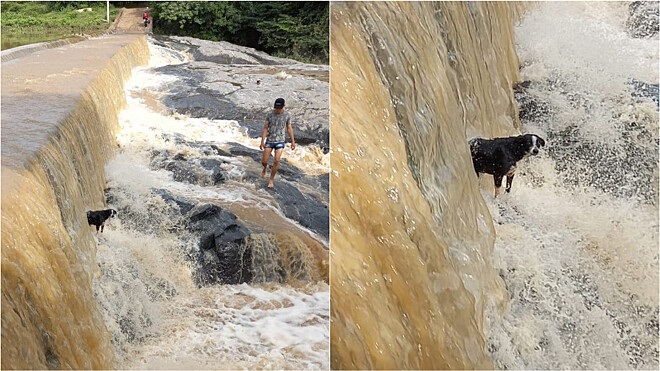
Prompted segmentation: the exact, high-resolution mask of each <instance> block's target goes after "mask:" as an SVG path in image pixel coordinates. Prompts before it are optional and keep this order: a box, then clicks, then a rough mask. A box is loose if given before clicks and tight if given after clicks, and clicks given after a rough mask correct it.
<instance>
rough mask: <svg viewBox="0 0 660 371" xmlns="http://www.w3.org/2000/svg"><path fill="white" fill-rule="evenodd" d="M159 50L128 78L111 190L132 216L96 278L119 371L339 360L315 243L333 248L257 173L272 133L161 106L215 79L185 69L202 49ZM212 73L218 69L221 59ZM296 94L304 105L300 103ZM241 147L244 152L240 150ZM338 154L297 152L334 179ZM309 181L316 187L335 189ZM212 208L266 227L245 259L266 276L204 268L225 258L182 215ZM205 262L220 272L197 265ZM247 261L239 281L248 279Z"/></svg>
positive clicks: (116, 234)
mask: <svg viewBox="0 0 660 371" xmlns="http://www.w3.org/2000/svg"><path fill="white" fill-rule="evenodd" d="M149 48H150V49H151V60H150V65H149V66H148V67H145V68H138V69H136V70H135V71H134V72H133V77H132V78H131V80H130V81H128V82H127V84H126V99H127V107H126V108H125V109H124V110H123V111H122V112H121V113H120V116H119V124H120V127H121V129H120V132H119V134H118V142H119V146H120V149H119V151H118V153H117V155H116V156H115V157H114V158H113V159H112V160H111V161H110V162H109V164H108V165H107V166H106V176H107V179H108V190H107V192H106V193H107V198H108V200H109V204H110V205H111V206H113V207H115V208H117V210H118V211H119V216H118V220H113V221H111V222H110V223H109V226H107V227H106V231H105V232H104V233H103V234H102V236H101V237H99V246H98V254H97V256H98V260H99V264H100V267H101V275H100V276H99V277H97V278H96V280H95V281H94V284H95V285H94V290H95V293H96V297H97V299H98V300H99V301H100V304H101V307H102V312H103V315H104V317H105V318H106V324H107V325H108V327H109V330H110V331H111V333H112V335H113V344H114V347H115V353H116V357H117V362H118V366H119V367H120V368H171V367H176V368H188V369H191V368H212V369H218V368H222V369H239V368H248V369H253V368H275V369H280V368H285V369H289V368H294V369H307V368H313V369H317V368H318V369H324V368H328V367H329V365H328V361H327V360H328V347H329V341H328V336H329V335H328V330H329V328H328V311H329V288H328V285H327V283H325V282H324V281H325V280H327V271H326V272H325V278H324V273H323V272H322V270H321V269H318V268H317V262H316V260H317V258H318V253H319V251H314V248H316V249H321V250H323V249H324V248H323V247H322V246H323V245H325V246H327V237H323V233H322V232H317V233H314V232H313V231H311V230H308V229H307V228H304V227H302V226H301V225H300V224H298V223H297V222H296V221H293V220H290V219H288V218H287V217H286V216H285V215H284V213H283V212H282V211H280V210H281V208H280V207H279V205H278V202H277V201H276V200H275V197H273V196H272V195H271V194H269V192H267V191H266V190H265V189H264V186H263V184H261V183H263V182H262V181H261V180H259V177H258V175H255V174H258V173H259V172H260V170H261V165H260V164H259V163H258V162H257V161H256V159H257V158H256V156H254V153H256V152H258V150H257V151H255V150H256V149H258V146H259V140H260V139H258V138H251V137H249V136H248V134H247V131H248V130H247V129H246V128H242V127H241V126H239V125H238V123H237V122H236V121H232V120H220V119H212V118H208V117H203V116H201V117H191V116H189V115H185V114H180V113H178V112H176V111H175V110H173V109H168V108H166V107H165V106H164V105H163V104H162V103H161V101H163V100H165V97H166V96H167V94H168V93H169V92H171V91H172V90H177V89H178V90H186V89H192V87H195V86H198V85H203V84H204V83H203V82H202V81H194V80H193V81H191V80H186V81H184V79H183V77H181V76H178V75H184V74H186V71H187V70H190V69H194V67H193V66H191V64H190V63H189V62H191V61H190V58H189V54H188V53H186V52H184V51H180V50H179V51H177V50H174V49H172V48H168V47H167V46H165V43H162V42H155V41H154V40H150V41H149ZM180 49H181V48H180ZM234 67H235V68H236V69H240V67H238V66H234ZM200 68H201V67H200ZM203 69H204V70H206V71H209V72H208V73H207V74H212V73H214V72H215V71H214V70H213V66H212V63H208V64H207V65H206V66H205V67H204V68H203ZM164 70H165V72H163V71H164ZM237 75H238V76H239V78H240V77H241V76H243V78H244V79H245V80H247V79H248V78H249V79H251V80H256V79H257V78H256V77H254V78H253V77H251V76H249V74H248V73H243V74H241V73H240V72H239V73H237ZM186 77H187V78H189V76H186ZM288 77H289V78H292V77H291V76H288ZM296 78H298V79H300V77H293V78H292V79H296ZM225 80H231V77H225ZM272 81H275V82H277V81H278V80H277V79H273V80H272ZM216 82H217V80H216ZM224 82H225V83H226V84H227V85H229V81H224ZM268 82H270V81H268V80H267V79H264V84H266V83H268ZM252 83H253V84H254V81H252ZM246 90H247V91H248V92H249V89H246ZM276 91H277V88H275V92H273V94H277V92H276ZM282 93H286V92H282ZM248 94H249V93H248ZM321 94H323V93H322V92H321ZM325 94H326V96H327V85H326V93H325ZM274 98H275V96H273V98H272V99H268V100H267V101H264V102H261V105H260V106H261V107H260V109H261V110H262V111H263V112H266V111H267V110H268V109H269V107H270V105H272V102H270V101H271V100H274ZM290 102H294V103H290V105H293V106H295V100H294V99H291V100H290ZM257 105H258V104H257ZM197 116H200V115H197ZM294 120H295V115H294ZM259 122H261V120H260V121H259ZM237 147H239V148H241V155H236V154H235V153H232V151H234V152H235V151H236V149H235V148H237ZM327 156H329V155H323V153H322V151H320V150H319V149H318V148H317V147H316V146H299V147H298V148H297V149H296V151H295V152H292V151H290V150H286V153H285V154H284V156H283V158H286V159H287V160H288V161H289V163H293V164H295V165H297V166H298V167H299V168H301V169H303V170H304V173H306V174H312V176H317V175H322V174H324V173H325V174H326V176H327V172H328V169H327V162H328V161H329V160H328V159H327ZM324 157H325V158H324ZM253 158H254V159H253ZM177 160H178V162H177ZM285 162H286V160H285ZM175 163H176V164H177V165H175V166H173V165H172V164H175ZM191 164H192V166H191ZM200 164H201V165H200ZM168 165H169V166H168ZM186 166H189V167H186ZM283 166H287V165H283ZM288 166H289V167H295V166H294V165H288ZM285 170H286V167H285ZM301 177H302V176H299V178H301ZM284 178H287V179H289V178H288V177H287V176H286V175H282V174H279V175H278V178H276V183H275V184H276V187H278V184H279V185H280V186H282V187H284V184H283V183H285V182H288V180H285V179H284ZM278 181H279V183H278ZM307 188H308V191H307V193H309V192H317V193H318V194H321V192H322V190H315V189H314V187H312V186H311V185H307ZM310 190H311V191H310ZM303 192H305V190H304V189H303ZM326 192H327V189H326ZM318 197H319V199H322V197H323V196H318ZM325 199H326V202H327V194H326V196H325ZM208 203H212V204H216V205H218V206H220V207H222V208H223V209H227V210H229V211H230V212H232V213H234V214H236V215H237V216H238V220H239V221H240V222H242V223H243V224H244V225H245V226H246V227H247V228H248V229H250V230H251V231H256V232H253V233H252V234H251V235H250V236H249V237H248V238H247V239H246V244H249V247H248V248H249V249H251V259H250V258H249V257H248V258H245V257H244V256H239V257H238V259H237V260H236V261H232V262H236V263H237V264H240V265H243V264H245V265H251V266H250V267H248V268H247V269H248V271H249V272H248V273H247V274H248V275H250V276H251V278H252V279H245V278H242V279H241V278H238V280H235V277H229V278H228V277H224V276H222V273H220V275H221V276H220V277H216V276H213V274H214V269H215V270H217V268H213V267H211V266H207V267H205V266H204V264H205V263H204V262H207V261H208V260H209V259H210V260H211V262H214V261H217V259H218V258H215V257H210V258H209V257H208V256H207V255H208V252H200V247H199V246H198V238H196V237H195V236H193V235H192V233H191V231H190V229H186V228H183V227H182V226H181V219H182V217H183V216H182V214H185V213H186V212H187V211H188V210H191V209H192V211H191V212H192V213H194V212H195V208H199V207H202V210H201V211H200V214H204V213H208V212H209V211H208V210H209V209H207V208H205V207H204V206H199V205H206V204H208ZM326 210H327V209H326ZM326 213H327V211H326ZM301 222H304V221H301ZM221 223H227V224H230V225H231V223H233V222H231V221H230V222H226V221H224V220H223V221H222V222H221ZM234 228H236V226H234ZM240 228H244V227H240ZM326 228H327V225H326ZM257 232H258V233H257ZM223 233H225V234H224V236H226V235H227V234H231V233H235V230H234V229H231V230H230V229H229V227H228V229H227V230H225V231H224V232H223ZM319 233H320V234H319ZM216 238H218V235H217V233H216ZM284 245H287V247H286V248H285V247H283V246H284ZM278 246H280V247H278ZM280 250H281V251H280ZM243 253H244V252H240V254H243ZM320 253H322V251H321V252H320ZM200 254H203V257H202V258H199V257H198V256H199V255H200ZM230 255H231V253H228V254H227V255H226V256H227V257H228V258H229V257H230ZM196 257H197V258H196ZM231 258H233V256H231ZM325 259H327V256H326V258H325ZM200 261H202V263H200ZM203 269H207V270H210V271H211V273H209V272H201V273H200V272H196V271H198V270H203ZM234 269H237V270H238V273H237V274H238V276H241V275H245V274H246V273H245V271H244V270H243V271H241V268H240V267H236V268H234ZM208 281H210V282H208ZM244 281H248V283H242V284H241V282H244ZM209 283H210V284H209ZM219 283H232V284H219ZM200 284H201V287H199V286H200Z"/></svg>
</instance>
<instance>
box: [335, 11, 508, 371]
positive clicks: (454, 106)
mask: <svg viewBox="0 0 660 371" xmlns="http://www.w3.org/2000/svg"><path fill="white" fill-rule="evenodd" d="M514 16H515V9H511V8H510V5H507V4H504V3H476V2H473V3H454V2H448V3H405V2H388V3H351V4H341V5H337V6H333V7H332V25H333V29H332V30H333V32H332V39H331V45H332V49H331V52H332V55H331V64H332V86H331V101H332V110H331V120H332V143H333V150H334V151H335V152H334V154H333V157H332V159H331V168H332V175H333V176H332V187H331V199H332V204H331V218H332V229H331V241H332V251H333V257H332V260H331V272H332V275H331V296H332V300H333V305H332V314H331V315H332V318H333V322H332V329H331V352H332V356H331V363H332V365H333V367H348V368H444V369H447V368H474V367H479V368H491V367H492V363H491V361H490V357H489V355H488V354H487V352H486V345H485V343H486V339H485V337H484V323H483V314H484V310H485V306H486V301H487V300H489V299H491V298H499V302H500V303H502V298H503V297H504V295H505V291H504V289H503V285H502V281H501V279H500V278H499V277H498V276H497V274H496V273H495V270H494V269H493V266H492V248H493V243H494V238H495V234H494V230H493V224H492V220H491V217H490V214H489V212H488V209H487V207H486V204H485V203H484V200H483V199H482V197H481V195H480V193H479V191H478V187H477V182H476V181H477V178H476V177H475V176H474V171H473V170H472V163H471V160H470V154H469V151H468V147H467V145H466V142H467V139H468V138H469V137H470V136H476V135H479V136H484V137H491V136H495V135H500V136H501V135H505V134H513V133H515V132H516V131H517V130H519V128H520V123H519V121H518V119H517V108H516V104H515V101H514V99H513V92H512V90H511V86H512V85H513V83H514V82H516V81H517V79H518V76H517V73H518V72H517V56H516V53H515V50H514V45H513V18H514ZM402 35H405V37H402ZM500 305H503V304H500Z"/></svg>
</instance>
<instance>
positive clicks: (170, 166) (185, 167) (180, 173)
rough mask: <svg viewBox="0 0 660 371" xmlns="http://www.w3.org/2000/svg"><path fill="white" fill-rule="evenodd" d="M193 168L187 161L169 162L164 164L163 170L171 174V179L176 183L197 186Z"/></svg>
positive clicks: (195, 173)
mask: <svg viewBox="0 0 660 371" xmlns="http://www.w3.org/2000/svg"><path fill="white" fill-rule="evenodd" d="M194 167H195V166H194V165H193V164H191V163H189V162H187V161H169V162H166V163H165V166H164V169H165V170H167V171H170V172H172V177H173V179H174V180H175V181H177V182H187V183H191V184H197V183H198V182H199V176H198V175H197V172H195V169H194Z"/></svg>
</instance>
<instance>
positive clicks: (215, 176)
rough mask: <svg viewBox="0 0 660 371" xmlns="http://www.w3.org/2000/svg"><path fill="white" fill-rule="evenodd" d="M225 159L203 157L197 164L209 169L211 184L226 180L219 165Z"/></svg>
mask: <svg viewBox="0 0 660 371" xmlns="http://www.w3.org/2000/svg"><path fill="white" fill-rule="evenodd" d="M223 163H226V161H221V160H216V159H214V158H203V159H201V160H200V161H199V164H200V165H201V166H202V167H203V168H204V169H206V170H209V171H211V180H212V181H213V184H215V185H218V184H222V183H224V182H226V181H227V176H226V175H225V173H224V172H223V171H222V169H221V168H220V166H221V165H222V164H223Z"/></svg>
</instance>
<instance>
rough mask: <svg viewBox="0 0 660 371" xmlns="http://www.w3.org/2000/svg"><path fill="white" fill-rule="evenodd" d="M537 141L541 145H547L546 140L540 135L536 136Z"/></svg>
mask: <svg viewBox="0 0 660 371" xmlns="http://www.w3.org/2000/svg"><path fill="white" fill-rule="evenodd" d="M536 142H537V143H538V144H539V147H543V146H545V140H543V138H541V137H540V136H538V135H537V136H536Z"/></svg>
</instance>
